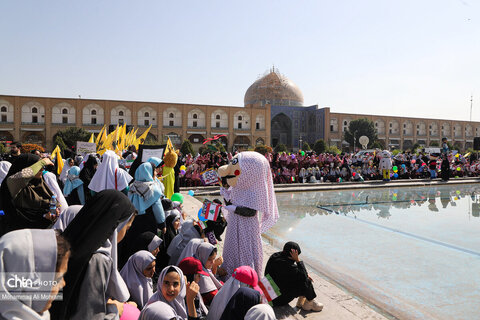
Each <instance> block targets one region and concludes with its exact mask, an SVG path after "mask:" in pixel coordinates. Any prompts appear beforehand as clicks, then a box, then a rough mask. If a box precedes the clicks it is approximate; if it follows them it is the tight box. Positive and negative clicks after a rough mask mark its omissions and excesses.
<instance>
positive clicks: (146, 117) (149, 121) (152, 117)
mask: <svg viewBox="0 0 480 320" xmlns="http://www.w3.org/2000/svg"><path fill="white" fill-rule="evenodd" d="M137 124H138V125H139V126H146V127H148V126H150V125H152V126H156V125H157V111H155V109H153V108H152V107H150V106H144V107H143V108H141V109H140V110H138V112H137Z"/></svg>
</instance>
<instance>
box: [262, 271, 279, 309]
mask: <svg viewBox="0 0 480 320" xmlns="http://www.w3.org/2000/svg"><path fill="white" fill-rule="evenodd" d="M258 286H259V287H260V289H262V291H263V294H264V295H265V298H266V299H267V301H268V302H269V303H270V304H271V301H272V300H273V299H275V298H277V297H279V296H280V295H281V292H280V289H279V288H278V286H277V284H276V283H275V281H273V279H272V277H270V275H269V274H267V275H265V277H263V278H262V280H260V281H258Z"/></svg>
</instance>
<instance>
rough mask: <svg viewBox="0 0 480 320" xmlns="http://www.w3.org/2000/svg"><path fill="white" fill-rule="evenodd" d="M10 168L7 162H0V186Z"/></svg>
mask: <svg viewBox="0 0 480 320" xmlns="http://www.w3.org/2000/svg"><path fill="white" fill-rule="evenodd" d="M11 166H12V164H11V163H10V162H8V161H0V184H1V183H2V181H3V179H5V177H6V176H7V173H8V170H10V167H11Z"/></svg>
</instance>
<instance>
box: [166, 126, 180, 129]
mask: <svg viewBox="0 0 480 320" xmlns="http://www.w3.org/2000/svg"><path fill="white" fill-rule="evenodd" d="M163 127H164V128H180V129H181V128H183V127H182V126H163Z"/></svg>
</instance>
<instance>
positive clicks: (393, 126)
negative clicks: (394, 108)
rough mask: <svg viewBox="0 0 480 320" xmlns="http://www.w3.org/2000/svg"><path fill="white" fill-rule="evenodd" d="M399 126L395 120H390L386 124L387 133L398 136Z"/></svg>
mask: <svg viewBox="0 0 480 320" xmlns="http://www.w3.org/2000/svg"><path fill="white" fill-rule="evenodd" d="M399 131H400V130H399V124H398V121H397V120H391V121H390V123H389V124H388V133H389V134H399Z"/></svg>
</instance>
